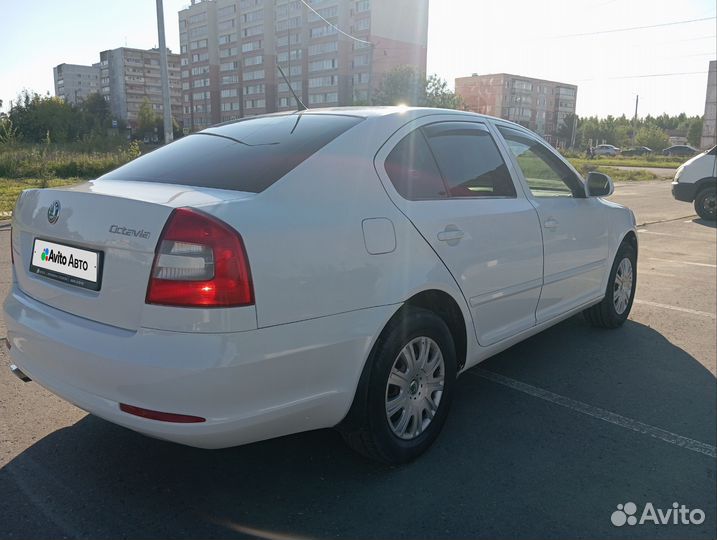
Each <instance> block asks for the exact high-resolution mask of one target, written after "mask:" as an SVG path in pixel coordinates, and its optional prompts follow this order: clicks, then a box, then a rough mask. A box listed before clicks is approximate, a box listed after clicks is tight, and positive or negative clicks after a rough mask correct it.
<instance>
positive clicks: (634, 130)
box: [632, 94, 640, 146]
mask: <svg viewBox="0 0 717 540" xmlns="http://www.w3.org/2000/svg"><path fill="white" fill-rule="evenodd" d="M639 102H640V96H639V94H638V95H636V96H635V117H634V118H633V119H632V144H633V146H634V145H635V138H636V137H637V104H638V103H639Z"/></svg>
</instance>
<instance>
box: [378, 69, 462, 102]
mask: <svg viewBox="0 0 717 540" xmlns="http://www.w3.org/2000/svg"><path fill="white" fill-rule="evenodd" d="M371 101H372V104H373V105H409V106H413V107H440V108H443V109H463V108H464V104H463V100H461V98H460V97H459V96H457V95H456V94H455V92H453V91H451V90H450V89H449V88H448V83H447V82H446V81H445V80H443V79H441V78H440V77H438V76H437V75H431V76H430V77H428V78H426V77H425V76H424V75H423V74H422V73H419V72H417V71H416V70H415V69H413V68H412V67H410V66H399V67H397V68H395V69H393V70H392V71H391V72H389V73H388V74H386V76H385V77H384V79H383V80H382V81H381V85H380V86H379V88H378V90H376V92H375V93H374V96H373V98H372V100H371Z"/></svg>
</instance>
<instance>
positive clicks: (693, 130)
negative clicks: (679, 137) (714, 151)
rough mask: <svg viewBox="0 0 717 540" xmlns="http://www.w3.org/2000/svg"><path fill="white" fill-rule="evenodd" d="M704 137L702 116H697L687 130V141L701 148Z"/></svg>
mask: <svg viewBox="0 0 717 540" xmlns="http://www.w3.org/2000/svg"><path fill="white" fill-rule="evenodd" d="M701 138H702V118H696V119H694V120H693V121H692V122H691V123H690V127H689V129H688V131H687V142H688V143H690V144H691V145H692V146H694V147H695V148H699V146H700V139H701Z"/></svg>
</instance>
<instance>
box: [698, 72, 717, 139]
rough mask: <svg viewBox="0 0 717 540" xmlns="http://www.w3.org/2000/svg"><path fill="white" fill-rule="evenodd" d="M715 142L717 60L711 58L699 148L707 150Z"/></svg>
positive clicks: (716, 134)
mask: <svg viewBox="0 0 717 540" xmlns="http://www.w3.org/2000/svg"><path fill="white" fill-rule="evenodd" d="M715 144H717V60H712V61H711V62H710V67H709V75H707V93H706V95H705V115H704V116H703V117H702V138H701V139H700V148H702V149H704V150H707V149H708V148H712V147H713V146H714V145H715Z"/></svg>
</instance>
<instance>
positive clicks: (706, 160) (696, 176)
mask: <svg viewBox="0 0 717 540" xmlns="http://www.w3.org/2000/svg"><path fill="white" fill-rule="evenodd" d="M715 188H717V146H713V147H712V149H710V150H707V151H706V152H702V153H701V154H699V155H697V156H695V157H693V158H692V159H690V160H688V161H686V162H685V163H683V164H682V165H680V167H679V168H678V169H677V172H676V173H675V180H674V182H672V196H673V197H674V198H675V199H677V200H678V201H684V202H690V203H694V205H695V212H697V214H698V215H699V216H700V217H701V218H702V219H708V220H714V219H715V206H717V205H716V204H715Z"/></svg>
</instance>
